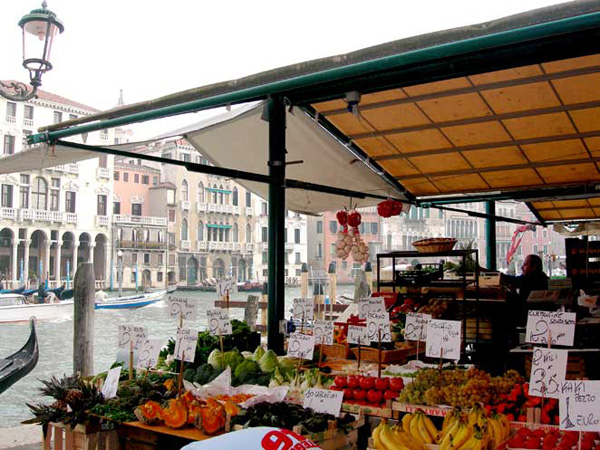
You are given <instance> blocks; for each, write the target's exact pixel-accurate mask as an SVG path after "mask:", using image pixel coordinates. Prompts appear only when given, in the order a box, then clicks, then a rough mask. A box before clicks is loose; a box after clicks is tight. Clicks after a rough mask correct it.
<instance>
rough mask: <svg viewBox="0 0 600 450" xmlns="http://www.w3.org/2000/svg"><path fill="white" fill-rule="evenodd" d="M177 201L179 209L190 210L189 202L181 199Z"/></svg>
mask: <svg viewBox="0 0 600 450" xmlns="http://www.w3.org/2000/svg"><path fill="white" fill-rule="evenodd" d="M179 203H180V204H181V209H183V210H184V211H189V210H190V202H187V201H181V202H179Z"/></svg>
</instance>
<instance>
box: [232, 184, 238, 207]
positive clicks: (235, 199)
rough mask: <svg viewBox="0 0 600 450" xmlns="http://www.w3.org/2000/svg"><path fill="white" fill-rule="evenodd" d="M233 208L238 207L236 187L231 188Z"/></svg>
mask: <svg viewBox="0 0 600 450" xmlns="http://www.w3.org/2000/svg"><path fill="white" fill-rule="evenodd" d="M232 201H233V206H238V190H237V188H236V187H234V188H233V199H232Z"/></svg>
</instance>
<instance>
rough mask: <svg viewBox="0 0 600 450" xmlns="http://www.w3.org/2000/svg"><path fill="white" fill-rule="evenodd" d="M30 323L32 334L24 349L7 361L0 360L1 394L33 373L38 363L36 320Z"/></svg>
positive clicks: (31, 320) (32, 319)
mask: <svg viewBox="0 0 600 450" xmlns="http://www.w3.org/2000/svg"><path fill="white" fill-rule="evenodd" d="M29 323H30V326H31V334H30V335H29V339H28V340H27V342H26V343H25V345H24V346H23V348H21V350H19V351H18V352H16V353H13V354H12V355H10V356H9V357H8V358H6V359H0V394H2V392H4V391H5V390H7V389H8V388H9V387H11V386H12V385H13V384H15V383H16V382H17V381H19V380H20V379H21V378H23V377H24V376H25V375H27V374H28V373H29V372H31V371H32V370H33V368H34V367H35V366H36V364H37V362H38V357H39V348H38V341H37V335H36V333H35V319H34V318H33V317H32V318H31V319H30V320H29Z"/></svg>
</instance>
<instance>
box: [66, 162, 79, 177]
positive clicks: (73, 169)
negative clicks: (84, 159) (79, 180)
mask: <svg viewBox="0 0 600 450" xmlns="http://www.w3.org/2000/svg"><path fill="white" fill-rule="evenodd" d="M66 172H67V173H70V174H72V175H78V174H79V166H78V165H77V164H67V170H66Z"/></svg>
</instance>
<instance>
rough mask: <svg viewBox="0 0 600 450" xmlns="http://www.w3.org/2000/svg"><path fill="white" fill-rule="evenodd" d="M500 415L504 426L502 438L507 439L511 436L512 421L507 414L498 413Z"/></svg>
mask: <svg viewBox="0 0 600 450" xmlns="http://www.w3.org/2000/svg"><path fill="white" fill-rule="evenodd" d="M498 417H499V419H500V423H501V424H502V428H503V429H504V434H503V436H502V440H503V441H505V440H506V439H508V437H509V436H510V421H509V420H508V417H506V414H498Z"/></svg>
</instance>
